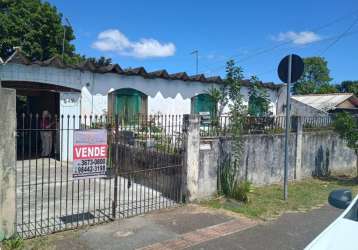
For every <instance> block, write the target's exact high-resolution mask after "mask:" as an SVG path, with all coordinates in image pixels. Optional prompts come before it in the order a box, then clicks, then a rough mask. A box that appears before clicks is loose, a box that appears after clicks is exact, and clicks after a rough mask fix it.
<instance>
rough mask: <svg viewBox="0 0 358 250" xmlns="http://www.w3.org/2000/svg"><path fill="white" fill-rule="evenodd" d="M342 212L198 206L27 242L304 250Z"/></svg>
mask: <svg viewBox="0 0 358 250" xmlns="http://www.w3.org/2000/svg"><path fill="white" fill-rule="evenodd" d="M341 212H342V211H341V210H338V209H335V208H332V207H330V206H328V205H326V206H324V207H321V208H318V209H313V210H311V211H308V212H295V213H285V214H283V215H282V216H281V217H279V218H278V219H277V220H273V221H267V222H261V223H259V222H257V221H253V220H250V219H247V218H243V217H241V216H239V215H238V214H234V213H230V212H226V211H223V210H212V209H207V208H203V207H200V206H197V205H188V206H184V207H179V208H173V209H167V210H161V211H156V212H153V213H150V214H146V215H143V216H138V217H133V218H130V219H123V220H118V221H115V222H112V223H108V224H102V225H97V226H93V227H89V228H85V229H81V230H75V231H67V232H63V233H57V234H53V235H50V236H48V237H45V238H38V239H34V240H30V241H26V247H27V249H46V250H48V249H49V250H51V249H56V250H62V249H64V250H72V249H73V250H75V249H79V250H82V249H83V250H84V249H101V250H107V249H120V250H129V249H131V250H132V249H139V250H169V249H176V250H178V249H193V250H194V249H198V250H210V249H212V250H232V249H242V250H261V249H262V250H287V249H291V250H296V249H297V250H298V249H303V248H304V247H305V246H306V245H307V244H308V243H309V242H310V241H312V240H313V239H314V238H315V237H316V236H317V235H318V234H319V233H320V232H322V230H323V229H324V228H325V227H326V226H328V225H329V224H330V223H331V222H332V221H333V220H334V219H335V218H337V216H338V215H339V214H340V213H341Z"/></svg>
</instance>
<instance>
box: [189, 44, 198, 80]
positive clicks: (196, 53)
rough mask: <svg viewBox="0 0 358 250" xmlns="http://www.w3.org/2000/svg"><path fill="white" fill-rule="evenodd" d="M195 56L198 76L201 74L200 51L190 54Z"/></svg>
mask: <svg viewBox="0 0 358 250" xmlns="http://www.w3.org/2000/svg"><path fill="white" fill-rule="evenodd" d="M194 54H195V62H196V75H197V74H199V51H198V50H194V51H193V52H191V53H190V55H194Z"/></svg>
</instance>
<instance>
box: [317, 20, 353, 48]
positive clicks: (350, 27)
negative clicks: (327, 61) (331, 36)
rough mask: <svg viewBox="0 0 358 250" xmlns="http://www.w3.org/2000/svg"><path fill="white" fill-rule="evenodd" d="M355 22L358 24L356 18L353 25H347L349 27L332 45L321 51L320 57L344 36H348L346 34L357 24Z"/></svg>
mask: <svg viewBox="0 0 358 250" xmlns="http://www.w3.org/2000/svg"><path fill="white" fill-rule="evenodd" d="M357 22H358V16H357V18H356V19H355V20H354V21H353V23H352V24H351V25H349V27H348V28H347V29H346V30H345V31H343V32H342V34H340V35H339V36H338V37H337V38H336V39H335V40H334V41H333V42H332V43H330V44H329V45H328V46H327V47H326V48H325V49H323V51H322V52H321V53H320V54H321V55H322V54H324V53H326V52H327V50H329V49H330V48H332V47H333V46H334V45H335V44H337V43H338V42H339V41H340V40H341V39H342V38H343V37H344V36H345V35H346V34H348V32H349V31H350V30H351V29H352V28H353V27H354V26H355V25H356V24H357Z"/></svg>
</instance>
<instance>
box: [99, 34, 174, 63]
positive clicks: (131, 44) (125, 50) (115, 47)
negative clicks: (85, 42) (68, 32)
mask: <svg viewBox="0 0 358 250" xmlns="http://www.w3.org/2000/svg"><path fill="white" fill-rule="evenodd" d="M92 47H93V48H95V49H98V50H100V51H106V52H115V53H118V54H119V55H124V56H132V57H137V58H149V57H168V56H172V55H174V54H175V45H174V44H173V43H160V42H159V41H158V40H155V39H152V38H149V39H148V38H142V39H140V40H139V41H130V40H129V39H128V38H127V37H126V36H125V35H124V34H123V33H122V32H120V31H119V30H117V29H109V30H105V31H103V32H101V33H99V35H98V36H97V40H96V41H95V42H94V43H93V44H92Z"/></svg>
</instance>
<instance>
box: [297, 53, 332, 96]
mask: <svg viewBox="0 0 358 250" xmlns="http://www.w3.org/2000/svg"><path fill="white" fill-rule="evenodd" d="M303 61H304V63H305V68H304V72H303V75H302V77H301V78H300V79H299V80H298V81H297V83H296V84H295V85H294V86H293V93H294V94H299V95H304V94H312V93H319V92H322V91H323V90H324V89H325V90H327V89H328V88H327V86H330V81H331V80H332V79H331V77H330V75H329V69H328V66H327V61H326V60H325V59H324V58H323V57H307V58H304V59H303ZM321 88H323V89H321ZM320 89H321V90H320ZM331 90H332V89H331Z"/></svg>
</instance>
